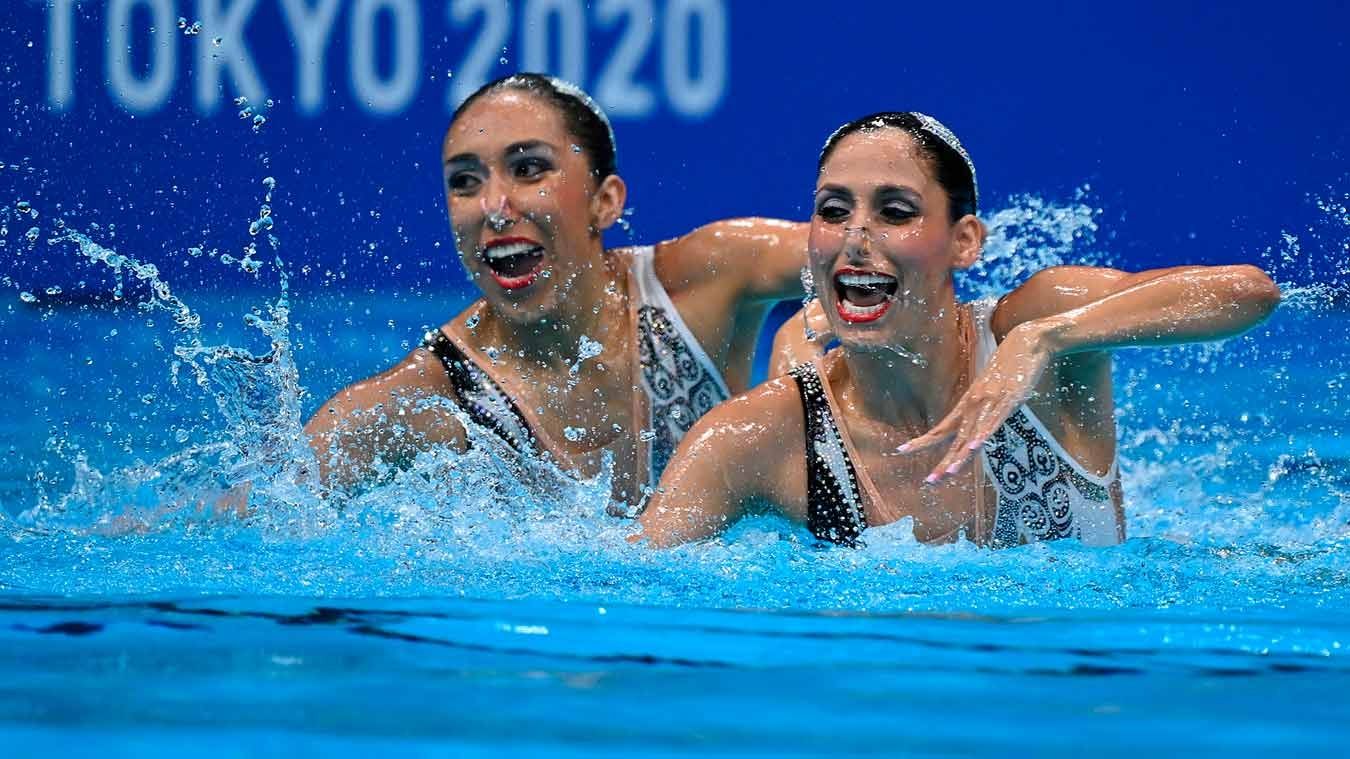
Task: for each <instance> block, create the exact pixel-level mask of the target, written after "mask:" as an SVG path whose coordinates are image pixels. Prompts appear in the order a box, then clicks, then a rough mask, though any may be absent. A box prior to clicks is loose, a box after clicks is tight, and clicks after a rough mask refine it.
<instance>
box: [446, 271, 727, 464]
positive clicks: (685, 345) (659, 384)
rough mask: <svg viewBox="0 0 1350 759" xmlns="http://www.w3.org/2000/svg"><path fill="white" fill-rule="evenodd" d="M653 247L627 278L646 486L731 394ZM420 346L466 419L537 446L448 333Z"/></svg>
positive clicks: (516, 444) (526, 448)
mask: <svg viewBox="0 0 1350 759" xmlns="http://www.w3.org/2000/svg"><path fill="white" fill-rule="evenodd" d="M654 253H655V248H653V247H652V246H647V247H643V248H638V249H636V250H634V251H633V253H632V267H633V269H632V274H633V278H632V280H631V281H633V282H635V283H636V285H637V287H636V291H637V292H636V293H635V295H636V298H637V302H636V303H635V304H634V305H635V308H636V310H637V345H638V365H639V368H640V374H641V385H642V390H643V392H645V393H646V394H647V399H648V401H649V402H648V403H647V404H646V405H647V409H648V410H647V418H646V419H643V420H641V422H642V426H641V430H642V431H641V432H640V433H639V435H640V438H641V441H642V442H643V443H646V444H647V445H646V446H645V447H646V449H647V457H648V460H647V462H646V463H647V465H648V466H647V472H648V478H647V483H646V484H647V485H648V487H649V488H655V487H656V484H657V483H658V482H660V480H661V472H663V471H664V470H665V468H666V464H667V463H668V462H669V461H670V457H671V455H672V454H673V453H674V452H675V448H676V447H677V446H678V445H679V444H680V440H681V439H682V438H683V437H684V435H685V433H686V432H688V431H689V428H690V427H692V426H694V422H696V421H698V419H699V417H701V416H703V415H704V414H706V413H708V412H709V411H711V410H712V408H713V406H716V405H717V404H719V403H721V402H722V401H724V400H726V399H727V398H730V397H731V393H730V392H728V390H727V385H726V382H725V381H724V380H723V379H722V374H721V372H719V371H718V370H717V366H716V365H715V364H713V362H712V359H711V358H709V357H708V354H707V352H706V351H704V350H703V346H702V345H700V344H699V342H698V339H697V338H696V337H694V334H693V332H691V331H690V330H689V327H688V325H686V324H685V323H684V319H682V318H680V312H679V311H678V310H676V308H675V304H674V303H673V302H671V300H670V295H669V294H668V293H667V292H666V289H665V287H663V286H662V285H661V280H660V279H658V278H657V276H656V266H655V263H654V261H653V255H654ZM422 347H424V348H426V349H427V350H429V351H431V352H432V353H433V354H435V355H436V357H437V358H438V359H440V362H441V364H442V365H443V366H445V371H446V373H447V374H448V375H449V377H450V383H451V384H452V385H453V386H454V389H455V395H456V398H457V399H458V401H459V403H460V405H461V406H462V407H463V408H464V411H465V413H467V414H468V415H469V417H470V418H471V419H473V420H474V421H475V422H477V423H478V424H480V425H482V426H483V427H486V428H487V429H490V430H492V431H493V432H495V433H497V434H498V435H500V436H501V437H502V438H503V439H504V440H506V442H507V443H509V444H510V445H511V447H512V448H515V449H516V450H517V451H521V452H526V453H537V452H538V450H539V445H538V442H537V440H536V439H535V436H534V434H532V433H531V431H530V426H529V424H528V423H527V422H526V420H525V416H524V415H523V414H521V412H520V410H519V409H518V408H517V407H516V405H515V403H514V402H512V400H511V398H510V397H509V396H508V395H507V394H506V393H505V392H503V391H502V389H501V388H500V387H499V386H498V385H497V383H495V382H493V381H492V378H491V377H489V376H488V375H487V373H486V372H484V371H483V370H482V369H480V368H479V367H478V366H477V365H476V364H474V362H473V361H472V360H471V359H470V358H469V357H468V356H466V355H465V354H464V352H463V351H462V350H460V349H459V347H457V346H456V345H455V344H454V342H452V341H451V340H450V338H448V337H446V336H445V334H443V333H442V332H441V331H439V330H437V331H434V332H429V333H427V336H426V339H425V340H424V341H423V344H422ZM643 447H644V446H641V445H640V446H638V447H637V450H639V451H641V450H643Z"/></svg>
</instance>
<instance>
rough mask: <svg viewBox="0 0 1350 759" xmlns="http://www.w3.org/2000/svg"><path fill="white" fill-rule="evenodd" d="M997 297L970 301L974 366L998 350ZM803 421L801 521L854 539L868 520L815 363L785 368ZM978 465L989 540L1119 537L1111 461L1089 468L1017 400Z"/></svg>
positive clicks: (834, 538) (818, 532) (830, 537)
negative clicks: (988, 496) (991, 493)
mask: <svg viewBox="0 0 1350 759" xmlns="http://www.w3.org/2000/svg"><path fill="white" fill-rule="evenodd" d="M995 305H996V302H995V301H994V300H993V299H986V300H981V301H977V302H975V303H973V304H972V306H973V312H974V317H975V328H976V335H977V346H976V364H975V365H976V368H977V371H978V370H983V369H984V367H985V366H986V365H987V364H988V363H989V360H990V359H991V358H992V357H993V355H994V351H995V350H996V349H997V347H998V345H997V341H996V340H995V339H994V334H993V332H992V331H991V330H990V328H989V320H990V317H991V316H992V315H993V311H994V306H995ZM792 378H793V379H794V380H796V382H797V389H798V390H799V391H800V392H801V396H802V410H803V412H804V413H805V420H806V441H805V442H806V456H807V461H806V473H807V485H806V493H807V507H806V514H807V527H808V528H809V529H810V530H811V533H812V534H814V535H815V536H816V537H818V538H820V539H821V540H827V541H830V542H832V543H839V544H842V545H856V544H857V542H858V538H859V536H860V535H861V534H862V531H863V530H864V529H865V528H866V526H867V520H866V517H865V516H864V511H863V499H862V490H861V488H860V487H859V485H858V476H857V469H856V467H855V465H854V463H853V462H852V461H851V460H850V459H849V455H848V449H847V448H845V447H844V442H843V437H842V435H841V434H840V432H839V427H838V423H837V421H836V420H835V418H834V414H833V412H832V411H831V410H830V404H829V399H828V398H827V397H826V396H825V392H826V391H825V386H824V383H823V382H822V381H821V379H820V374H819V370H818V369H817V368H816V365H815V364H804V365H802V366H799V367H797V368H796V369H793V370H792ZM980 458H981V465H982V466H983V467H984V471H985V474H986V475H987V476H988V477H989V480H990V482H991V483H993V486H994V490H995V492H996V493H997V495H998V504H997V507H996V509H995V513H994V526H993V534H992V535H991V537H990V545H992V546H993V547H996V548H1002V547H1006V546H1013V545H1018V544H1020V543H1029V542H1034V541H1041V540H1057V539H1060V538H1069V537H1072V538H1078V539H1079V540H1081V541H1082V542H1084V543H1086V544H1088V545H1114V544H1116V543H1119V542H1120V530H1119V525H1118V523H1117V518H1116V505H1115V499H1114V497H1113V495H1112V491H1113V490H1115V489H1118V488H1119V467H1118V466H1117V462H1116V461H1114V460H1113V461H1112V462H1111V467H1110V469H1109V470H1108V471H1107V473H1106V475H1105V476H1101V475H1097V474H1094V473H1092V472H1091V471H1088V470H1087V469H1086V468H1084V467H1083V466H1082V465H1081V464H1079V463H1078V462H1077V461H1076V460H1074V458H1073V457H1072V456H1070V455H1069V454H1068V452H1067V451H1065V450H1064V448H1063V446H1061V445H1060V444H1059V441H1057V440H1055V437H1054V436H1053V435H1051V434H1050V432H1049V430H1047V429H1046V427H1045V425H1044V424H1042V423H1041V420H1040V419H1038V418H1037V417H1036V414H1035V413H1033V412H1032V410H1031V409H1030V408H1028V407H1027V405H1026V404H1021V405H1019V406H1018V407H1017V409H1016V410H1015V411H1014V412H1013V413H1012V415H1011V416H1009V417H1008V419H1007V421H1005V422H1004V423H1003V424H1002V425H1001V426H1000V427H999V428H998V430H997V431H995V433H994V434H993V435H992V436H991V437H990V438H989V441H988V442H987V443H986V444H985V446H984V449H983V451H982V454H981V457H980Z"/></svg>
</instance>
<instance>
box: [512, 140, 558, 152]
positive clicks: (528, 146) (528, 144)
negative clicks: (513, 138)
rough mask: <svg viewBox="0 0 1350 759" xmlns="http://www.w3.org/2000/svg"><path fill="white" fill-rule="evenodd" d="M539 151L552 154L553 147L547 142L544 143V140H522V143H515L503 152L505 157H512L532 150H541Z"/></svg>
mask: <svg viewBox="0 0 1350 759" xmlns="http://www.w3.org/2000/svg"><path fill="white" fill-rule="evenodd" d="M539 149H543V150H547V151H550V152H552V151H553V146H552V145H550V144H548V143H547V142H544V141H543V140H522V141H520V142H513V143H511V144H510V145H507V146H506V150H504V151H502V152H503V153H504V154H505V155H512V154H515V153H524V152H527V151H530V150H539Z"/></svg>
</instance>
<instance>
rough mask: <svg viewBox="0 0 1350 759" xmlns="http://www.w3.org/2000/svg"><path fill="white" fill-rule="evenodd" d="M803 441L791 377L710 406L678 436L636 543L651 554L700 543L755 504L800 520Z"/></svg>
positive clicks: (803, 484)
mask: <svg viewBox="0 0 1350 759" xmlns="http://www.w3.org/2000/svg"><path fill="white" fill-rule="evenodd" d="M804 435H805V431H804V423H803V419H802V404H801V396H800V394H799V393H798V390H797V386H796V383H795V381H794V380H793V379H792V378H791V377H777V378H774V379H771V380H769V381H768V382H765V383H764V384H762V385H759V386H758V387H755V388H753V389H751V390H749V391H748V392H746V393H743V394H741V395H738V396H736V397H734V398H732V399H731V400H729V401H727V402H725V403H722V404H721V405H719V406H717V407H716V408H714V409H713V410H712V411H710V412H708V413H707V414H705V415H704V416H703V417H702V418H701V419H699V421H698V423H697V424H695V425H694V427H693V429H691V430H689V432H688V433H687V434H686V435H685V436H684V439H683V441H681V443H680V447H679V449H678V450H677V451H676V452H675V455H674V456H673V457H672V458H671V461H670V464H669V465H668V466H667V467H666V470H665V473H664V474H663V475H662V477H661V484H660V486H659V487H658V488H657V493H656V495H655V496H653V498H652V500H651V502H650V503H649V504H648V505H647V508H646V510H644V511H643V513H642V517H641V520H640V523H641V527H642V529H641V534H640V535H638V536H637V539H645V540H646V541H648V543H649V544H651V545H652V546H654V547H658V548H661V547H668V546H673V545H678V544H680V543H685V542H688V541H691V540H700V539H702V538H706V537H709V536H712V535H715V534H717V533H719V532H721V531H723V530H724V529H726V528H727V527H728V526H730V525H731V523H732V522H735V521H736V520H737V519H738V518H739V517H741V516H742V515H743V514H744V513H745V512H747V511H749V510H751V509H753V508H756V507H758V506H768V507H769V508H772V509H776V510H778V511H779V512H780V513H782V514H783V515H785V516H787V517H788V518H790V519H793V520H795V521H799V522H800V521H805V519H806V467H805V466H804V465H803V462H804V461H805V458H804V456H805V453H804V451H805V444H804V442H803V437H804Z"/></svg>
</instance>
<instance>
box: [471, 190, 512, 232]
mask: <svg viewBox="0 0 1350 759" xmlns="http://www.w3.org/2000/svg"><path fill="white" fill-rule="evenodd" d="M478 203H479V205H480V206H481V207H482V209H483V216H484V217H485V218H486V220H487V225H488V228H489V229H491V230H492V231H493V232H505V231H506V228H507V227H509V226H511V225H512V224H515V223H516V220H515V219H512V218H511V217H509V216H507V215H506V196H505V195H503V196H502V202H501V204H499V205H498V206H497V209H496V210H494V211H489V210H488V204H487V198H479V199H478Z"/></svg>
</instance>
